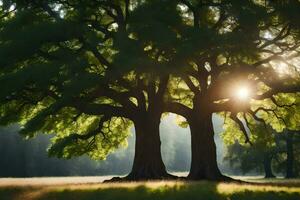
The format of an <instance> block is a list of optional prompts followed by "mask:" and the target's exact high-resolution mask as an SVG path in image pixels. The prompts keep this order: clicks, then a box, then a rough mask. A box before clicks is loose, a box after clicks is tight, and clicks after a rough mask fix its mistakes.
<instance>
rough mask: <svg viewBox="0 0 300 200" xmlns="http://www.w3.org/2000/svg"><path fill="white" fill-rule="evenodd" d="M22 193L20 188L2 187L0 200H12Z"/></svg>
mask: <svg viewBox="0 0 300 200" xmlns="http://www.w3.org/2000/svg"><path fill="white" fill-rule="evenodd" d="M22 192H23V189H21V188H14V187H3V188H0V200H13V199H16V198H17V196H18V195H19V194H20V193H22Z"/></svg>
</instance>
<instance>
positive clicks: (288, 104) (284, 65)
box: [166, 0, 300, 180]
mask: <svg viewBox="0 0 300 200" xmlns="http://www.w3.org/2000/svg"><path fill="white" fill-rule="evenodd" d="M179 2H180V3H181V4H180V7H181V11H182V17H183V18H184V19H185V21H186V25H187V26H190V28H186V29H184V30H183V31H182V32H180V34H181V38H184V39H183V40H182V43H181V45H180V46H179V47H178V52H179V53H182V54H184V55H186V56H187V57H188V60H189V62H188V63H187V64H186V66H185V68H183V69H184V70H181V73H180V72H179V71H178V72H177V74H174V81H171V82H170V83H172V86H171V87H170V89H169V91H170V98H171V99H172V100H170V101H168V103H167V104H166V110H167V111H170V112H174V113H177V114H179V115H182V116H184V117H185V119H186V121H187V123H188V124H189V126H190V129H191V136H192V163H191V169H190V173H189V175H188V178H190V179H211V180H218V179H227V178H226V177H224V176H223V175H222V174H221V173H220V171H219V169H218V166H217V162H216V146H215V143H214V132H213V125H212V116H213V114H214V113H218V114H220V115H222V116H223V117H224V118H230V119H231V120H232V121H233V122H234V124H235V126H236V129H235V131H236V132H239V131H240V132H242V133H243V134H244V136H245V138H246V142H250V140H249V135H248V134H247V132H246V127H247V126H248V127H250V124H251V123H252V124H253V123H257V122H260V123H267V124H271V125H272V126H274V128H275V129H277V130H278V131H280V130H281V129H282V128H283V127H286V126H289V127H290V128H291V129H298V128H299V127H298V126H297V125H296V124H295V122H296V121H297V119H298V115H299V114H298V111H297V105H298V100H297V99H298V98H296V97H297V95H298V94H297V92H298V91H299V89H300V87H299V68H298V67H297V65H298V59H299V54H298V51H299V41H298V38H299V22H298V21H297V20H296V19H297V18H299V12H298V11H299V9H300V3H299V1H293V0H291V1H255V0H253V1H229V0H224V1H189V0H182V1H179ZM172 88H173V89H172ZM174 88H175V89H174ZM171 101H173V102H171ZM290 110H292V111H290ZM288 113H290V117H288V118H289V120H284V118H285V117H287V115H288ZM287 121H288V122H287Z"/></svg>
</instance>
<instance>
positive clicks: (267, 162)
mask: <svg viewBox="0 0 300 200" xmlns="http://www.w3.org/2000/svg"><path fill="white" fill-rule="evenodd" d="M264 171H265V178H274V177H275V176H274V174H273V171H272V157H271V156H270V155H269V154H265V155H264Z"/></svg>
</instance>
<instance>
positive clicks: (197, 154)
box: [188, 110, 229, 180]
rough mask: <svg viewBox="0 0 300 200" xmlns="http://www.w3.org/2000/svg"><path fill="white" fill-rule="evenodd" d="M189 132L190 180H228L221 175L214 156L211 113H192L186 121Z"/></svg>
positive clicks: (214, 147) (214, 146)
mask: <svg viewBox="0 0 300 200" xmlns="http://www.w3.org/2000/svg"><path fill="white" fill-rule="evenodd" d="M188 123H189V125H190V130H191V140H192V141H191V145H192V161H191V169H190V173H189V175H188V179H190V180H202V179H206V180H229V178H228V177H225V176H223V175H222V174H221V172H220V170H219V168H218V164H217V155H216V145H215V142H214V130H213V124H212V113H207V114H204V113H203V110H201V111H199V112H194V116H191V118H190V119H188Z"/></svg>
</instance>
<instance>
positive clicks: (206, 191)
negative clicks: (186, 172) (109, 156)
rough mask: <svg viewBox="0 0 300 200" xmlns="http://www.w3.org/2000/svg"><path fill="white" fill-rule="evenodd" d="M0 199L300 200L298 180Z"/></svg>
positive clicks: (22, 190)
mask: <svg viewBox="0 0 300 200" xmlns="http://www.w3.org/2000/svg"><path fill="white" fill-rule="evenodd" d="M0 199H1V200H19V199H22V200H29V199H33V200H66V199H72V200H96V199H97V200H98V199H101V200H115V199H116V200H129V199H130V200H137V199H141V200H194V199H195V200H283V199H284V200H299V199H300V180H293V181H282V180H281V181H278V182H276V180H272V181H271V183H258V184H253V183H252V184H246V183H245V184H237V183H217V182H206V181H201V182H175V181H169V182H143V183H104V184H70V185H48V186H46V185H42V186H2V187H0Z"/></svg>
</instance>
